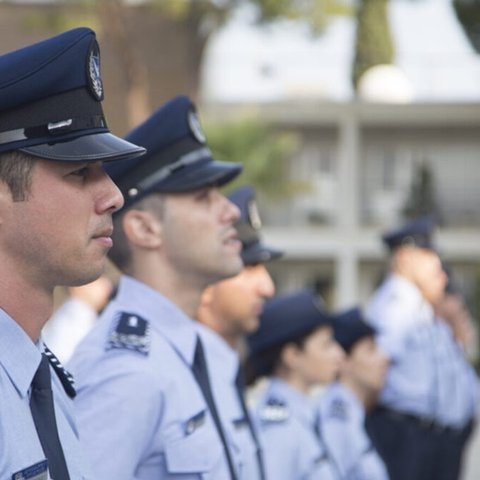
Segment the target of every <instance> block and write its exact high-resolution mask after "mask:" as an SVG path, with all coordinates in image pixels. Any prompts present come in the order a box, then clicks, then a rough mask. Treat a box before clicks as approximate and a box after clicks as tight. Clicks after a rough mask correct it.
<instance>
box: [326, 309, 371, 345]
mask: <svg viewBox="0 0 480 480" xmlns="http://www.w3.org/2000/svg"><path fill="white" fill-rule="evenodd" d="M332 318H333V331H334V335H335V340H336V341H337V342H338V343H339V344H340V345H341V346H342V348H343V349H344V350H345V351H346V352H347V353H350V351H351V350H352V347H353V346H354V345H355V343H356V342H358V341H359V340H361V339H362V338H365V337H371V336H374V335H375V334H376V330H375V328H373V327H372V326H371V325H369V324H368V323H366V322H365V319H364V317H363V314H362V311H361V310H360V308H358V307H354V308H351V309H349V310H345V311H342V312H339V313H337V314H335V315H333V317H332Z"/></svg>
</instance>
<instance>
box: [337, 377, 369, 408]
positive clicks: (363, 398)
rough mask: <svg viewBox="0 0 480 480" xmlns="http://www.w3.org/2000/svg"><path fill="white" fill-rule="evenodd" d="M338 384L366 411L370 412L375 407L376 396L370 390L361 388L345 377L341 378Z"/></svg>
mask: <svg viewBox="0 0 480 480" xmlns="http://www.w3.org/2000/svg"><path fill="white" fill-rule="evenodd" d="M340 383H341V384H342V385H343V386H344V387H345V388H347V389H348V390H350V392H351V393H353V395H354V396H355V397H356V398H357V400H358V401H359V402H360V403H361V404H362V405H363V406H364V408H365V410H366V411H369V410H371V408H372V407H373V406H374V405H375V402H376V397H377V394H375V393H373V392H372V391H371V390H370V389H366V388H363V387H362V386H361V385H359V384H358V383H356V382H354V381H352V380H351V379H349V378H347V377H341V378H340Z"/></svg>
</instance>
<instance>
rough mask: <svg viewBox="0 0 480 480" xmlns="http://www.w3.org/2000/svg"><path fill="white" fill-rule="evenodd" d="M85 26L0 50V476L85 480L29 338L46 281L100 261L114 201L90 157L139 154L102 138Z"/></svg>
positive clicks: (47, 360) (49, 358) (93, 272)
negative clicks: (42, 39)
mask: <svg viewBox="0 0 480 480" xmlns="http://www.w3.org/2000/svg"><path fill="white" fill-rule="evenodd" d="M99 61H100V58H99V48H98V44H97V41H96V39H95V33H94V32H93V31H92V30H90V29H88V28H77V29H75V30H70V31H68V32H65V33H63V34H61V35H58V36H56V37H53V38H50V39H48V40H45V41H43V42H40V43H36V44H34V45H31V46H28V47H25V48H23V49H21V50H17V51H15V52H12V53H9V54H6V55H3V56H1V57H0V72H1V74H0V78H1V80H0V179H1V185H0V190H1V191H0V224H1V229H0V262H1V265H2V278H3V281H2V288H1V289H0V291H1V293H0V306H1V310H0V332H1V334H0V478H2V479H11V478H15V479H30V478H35V479H47V478H54V479H58V480H69V479H71V480H74V479H75V480H80V479H82V478H87V477H88V478H91V477H90V476H89V472H88V469H87V467H86V465H85V460H84V458H83V456H82V454H81V451H80V447H79V442H78V438H77V430H76V427H75V420H74V418H73V415H72V405H71V399H70V398H69V397H73V396H74V395H75V390H74V388H73V386H72V384H71V377H69V376H68V375H67V373H66V372H65V370H64V369H63V368H62V366H61V365H60V364H59V363H58V361H57V360H56V358H54V356H53V355H52V353H51V352H50V351H49V350H48V349H46V347H45V345H44V344H43V341H42V339H41V338H40V331H41V329H42V327H43V325H44V324H45V322H46V321H47V320H48V318H49V317H50V315H51V314H52V308H53V290H54V287H55V286H57V285H81V284H83V283H88V282H91V281H92V280H94V279H95V278H97V277H98V276H99V275H100V274H101V273H102V272H103V270H104V268H105V257H106V253H107V251H108V249H109V248H110V247H111V244H112V240H111V238H110V236H111V234H112V218H111V216H112V213H113V212H114V211H115V210H117V209H118V208H120V207H121V206H122V204H123V199H122V196H121V194H120V192H119V190H118V188H117V187H116V186H115V185H114V184H113V182H112V181H111V180H110V178H109V177H108V176H107V175H106V174H105V172H104V171H103V169H102V161H106V160H118V159H121V158H129V157H136V156H139V155H141V154H142V153H143V152H144V149H143V148H138V147H137V146H136V145H132V144H130V143H128V142H125V141H124V140H122V139H120V138H117V137H115V136H114V135H112V134H111V133H110V132H109V130H108V128H107V126H106V123H105V118H104V116H103V112H102V106H101V100H102V98H103V86H102V80H101V78H100V63H99Z"/></svg>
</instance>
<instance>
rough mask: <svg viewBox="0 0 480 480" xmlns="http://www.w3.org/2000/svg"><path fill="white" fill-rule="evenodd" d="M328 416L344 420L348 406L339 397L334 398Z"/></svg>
mask: <svg viewBox="0 0 480 480" xmlns="http://www.w3.org/2000/svg"><path fill="white" fill-rule="evenodd" d="M328 415H329V417H330V418H336V419H337V420H346V419H347V417H348V406H347V404H346V403H345V402H344V401H343V400H342V399H341V398H335V399H334V400H333V402H332V403H331V405H330V409H329V410H328Z"/></svg>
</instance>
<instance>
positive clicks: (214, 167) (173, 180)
mask: <svg viewBox="0 0 480 480" xmlns="http://www.w3.org/2000/svg"><path fill="white" fill-rule="evenodd" d="M242 168H243V167H242V165H240V164H239V163H232V162H220V161H217V160H212V161H208V162H206V163H203V162H202V164H200V165H198V166H197V167H186V168H184V169H183V170H178V171H175V172H174V173H173V174H172V175H170V176H169V177H167V178H166V179H165V180H164V181H162V182H161V183H160V184H159V185H158V187H157V188H155V191H158V192H166V193H175V192H188V191H192V190H197V189H200V188H205V187H210V186H217V187H221V186H222V185H225V184H227V183H229V182H231V181H232V180H233V179H234V178H235V177H236V176H237V175H239V174H240V172H241V171H242Z"/></svg>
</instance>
